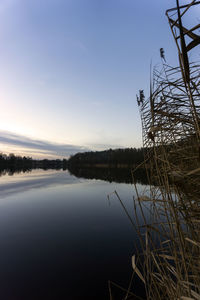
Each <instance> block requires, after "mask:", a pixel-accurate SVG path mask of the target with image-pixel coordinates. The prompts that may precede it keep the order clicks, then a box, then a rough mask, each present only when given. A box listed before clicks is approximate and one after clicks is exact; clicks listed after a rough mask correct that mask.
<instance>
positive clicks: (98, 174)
mask: <svg viewBox="0 0 200 300" xmlns="http://www.w3.org/2000/svg"><path fill="white" fill-rule="evenodd" d="M69 171H70V173H71V174H72V175H75V176H76V177H79V178H87V179H101V180H105V181H109V182H110V183H111V182H117V183H132V182H133V177H132V174H131V170H130V169H126V168H116V169H115V168H112V169H110V168H75V167H69ZM134 180H135V181H136V182H137V183H140V184H144V185H147V184H148V180H147V175H146V170H145V169H138V170H136V171H135V172H134Z"/></svg>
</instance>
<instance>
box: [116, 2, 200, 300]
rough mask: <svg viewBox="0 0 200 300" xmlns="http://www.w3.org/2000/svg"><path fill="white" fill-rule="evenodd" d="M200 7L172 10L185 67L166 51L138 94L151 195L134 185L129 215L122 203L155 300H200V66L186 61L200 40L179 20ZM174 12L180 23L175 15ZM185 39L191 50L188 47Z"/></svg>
mask: <svg viewBox="0 0 200 300" xmlns="http://www.w3.org/2000/svg"><path fill="white" fill-rule="evenodd" d="M196 4H199V2H197V1H192V2H191V3H190V4H189V5H185V6H184V7H182V8H180V9H176V10H175V9H171V10H169V11H167V16H168V20H169V24H170V27H171V30H172V33H173V36H174V38H175V41H176V44H177V47H178V52H179V57H180V66H179V67H171V66H169V65H167V64H166V62H165V57H164V52H163V50H162V55H161V57H162V63H163V65H162V70H160V71H158V70H157V69H154V71H153V79H152V81H151V84H150V97H149V98H148V99H147V100H146V99H145V97H144V93H143V92H142V91H140V95H139V97H137V101H138V104H139V107H140V113H141V119H142V127H143V146H144V147H146V148H148V149H149V151H147V152H146V157H145V162H144V164H145V165H146V168H147V170H148V174H149V184H150V192H149V194H148V195H145V194H144V195H141V194H140V193H139V191H138V189H137V185H136V184H135V183H134V186H135V191H136V195H137V197H136V198H135V200H134V208H133V212H131V213H130V212H128V211H127V210H126V208H125V207H124V204H123V202H122V201H121V199H119V201H120V202H121V204H122V207H123V209H124V210H125V211H126V214H127V215H128V218H129V219H130V221H131V223H132V225H133V227H134V229H135V230H136V231H137V233H138V237H139V239H140V244H141V248H142V254H143V255H142V256H141V255H140V253H135V254H134V256H133V258H132V267H133V273H135V274H137V276H138V277H139V278H140V280H141V282H143V283H144V288H145V290H146V298H147V299H152V300H156V299H183V300H189V299H197V300H198V299H200V65H199V64H197V63H189V60H188V51H190V50H191V49H192V48H193V47H194V46H197V45H198V43H200V41H199V42H198V37H197V35H196V34H195V33H194V30H193V29H191V30H190V31H189V30H186V28H184V27H183V26H182V21H181V19H182V17H183V16H184V14H186V13H188V12H189V10H190V8H191V7H192V6H193V5H196ZM177 6H178V7H179V5H178V1H177ZM181 9H182V10H181ZM174 11H176V17H177V18H175V19H174V15H172V16H170V14H172V13H173V14H174ZM199 27H200V25H197V26H196V27H195V30H196V29H198V28H199ZM177 28H178V29H179V36H177V32H176V30H177ZM185 35H190V38H192V41H193V44H192V45H191V43H190V44H189V43H188V45H187V44H186V39H185ZM191 36H192V37H191ZM193 45H194V46H193ZM152 179H153V181H154V182H156V183H157V186H153V185H151V182H152ZM133 181H134V171H133ZM116 195H117V193H116ZM117 197H118V195H117ZM118 198H119V197H118ZM136 257H137V262H136V261H135V260H136ZM110 290H111V289H110ZM130 291H131V292H130ZM132 291H134V287H132V280H131V283H130V286H129V288H128V291H126V295H125V298H124V299H137V298H134V297H135V296H133V294H131V293H132ZM110 295H111V298H110V299H112V294H110ZM128 297H129V298H128ZM131 297H132V298H131Z"/></svg>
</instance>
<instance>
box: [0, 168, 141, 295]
mask: <svg viewBox="0 0 200 300" xmlns="http://www.w3.org/2000/svg"><path fill="white" fill-rule="evenodd" d="M11 174H12V176H11ZM11 174H10V175H9V174H8V173H6V172H5V174H3V175H2V176H1V177H0V253H1V255H0V295H1V297H0V299H3V300H25V299H26V300H27V299H30V300H32V299H35V300H36V299H43V300H44V299H48V300H51V299H56V300H58V299H59V300H60V299H70V300H71V299H109V290H108V280H112V281H113V282H115V283H116V284H118V285H120V286H122V287H128V283H129V281H130V278H131V274H132V269H131V256H132V255H133V254H134V251H135V245H137V243H138V239H137V236H136V234H135V232H134V230H133V228H132V226H131V223H130V221H129V219H128V218H127V216H126V214H125V212H124V210H123V208H122V206H121V204H120V202H119V201H118V199H117V197H116V196H115V195H114V194H112V195H110V199H108V198H107V195H108V194H111V193H113V192H114V191H115V190H116V191H117V192H118V194H119V195H120V197H121V199H122V200H123V201H124V203H125V205H126V206H127V208H128V210H129V211H130V212H132V209H133V196H134V195H135V192H134V188H133V185H132V184H127V183H119V182H118V183H117V182H114V179H113V180H112V182H109V181H106V180H99V179H86V178H83V177H81V176H80V175H79V177H77V176H78V175H77V176H74V175H72V174H70V172H69V171H67V170H65V171H63V170H46V171H44V170H39V169H38V170H32V171H30V172H26V173H23V172H21V173H20V172H19V173H11ZM144 188H145V185H142V184H138V189H139V190H141V191H142V190H144ZM134 286H135V293H137V294H139V295H143V290H144V288H143V286H142V284H141V282H140V280H138V279H137V278H135V280H134ZM118 291H119V290H118V289H117V288H116V289H114V290H113V293H115V294H116V299H118V298H117V297H119V295H120V292H119V293H118Z"/></svg>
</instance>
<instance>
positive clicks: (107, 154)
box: [68, 148, 145, 167]
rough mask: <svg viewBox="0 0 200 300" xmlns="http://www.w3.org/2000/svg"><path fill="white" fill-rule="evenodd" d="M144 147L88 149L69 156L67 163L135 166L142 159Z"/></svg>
mask: <svg viewBox="0 0 200 300" xmlns="http://www.w3.org/2000/svg"><path fill="white" fill-rule="evenodd" d="M144 153H145V148H137V149H136V148H124V149H114V150H112V149H110V150H105V151H90V152H84V153H77V154H75V155H73V156H71V157H70V158H69V160H68V164H69V166H70V165H76V166H84V165H85V166H97V165H107V166H108V167H119V166H122V165H124V166H134V165H135V166H136V165H138V164H140V163H142V162H143V161H144Z"/></svg>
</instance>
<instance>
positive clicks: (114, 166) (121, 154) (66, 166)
mask: <svg viewBox="0 0 200 300" xmlns="http://www.w3.org/2000/svg"><path fill="white" fill-rule="evenodd" d="M144 152H145V150H144V148H139V149H136V148H124V149H115V150H112V149H109V150H105V151H95V152H93V151H90V152H83V153H76V154H75V155H73V156H71V157H70V158H68V159H66V158H63V159H56V160H49V159H42V160H35V159H32V158H31V157H25V156H23V157H22V156H15V155H14V154H9V155H6V154H0V176H3V175H5V174H7V173H8V174H9V175H14V173H20V172H24V173H25V172H30V171H31V170H33V169H43V170H48V169H55V170H63V171H65V170H68V171H69V172H70V174H71V175H74V176H76V177H78V178H86V179H98V180H105V181H109V182H117V183H128V184H132V183H133V177H132V170H134V169H135V168H136V167H137V166H138V165H143V164H142V162H143V160H144ZM134 178H135V180H136V181H137V182H138V183H141V184H144V185H146V184H148V179H147V174H146V170H145V168H144V167H139V168H138V169H137V170H136V172H134Z"/></svg>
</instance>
